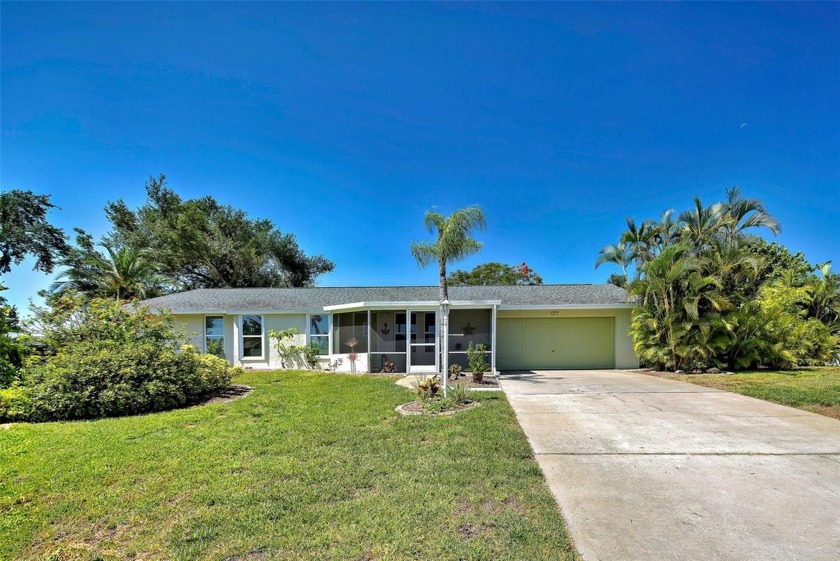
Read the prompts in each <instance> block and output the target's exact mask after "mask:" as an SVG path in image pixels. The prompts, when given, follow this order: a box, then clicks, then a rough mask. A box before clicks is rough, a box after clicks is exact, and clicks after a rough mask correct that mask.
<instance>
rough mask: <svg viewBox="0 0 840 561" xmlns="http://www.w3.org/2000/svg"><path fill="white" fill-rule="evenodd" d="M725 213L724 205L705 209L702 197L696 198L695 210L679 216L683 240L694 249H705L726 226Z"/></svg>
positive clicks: (720, 204) (684, 212) (719, 204)
mask: <svg viewBox="0 0 840 561" xmlns="http://www.w3.org/2000/svg"><path fill="white" fill-rule="evenodd" d="M724 212H725V208H724V205H723V203H715V204H713V205H710V206H707V207H704V206H703V202H702V201H701V200H700V197H694V208H692V209H691V210H686V211H683V212H681V213H680V216H679V221H680V223H681V224H682V229H683V239H684V240H685V241H686V242H688V243H690V244H691V245H692V247H693V248H694V249H701V248H703V247H705V246H706V245H707V244H709V243H710V242H711V240H712V238H713V237H715V236H716V235H717V234H718V233H720V231H721V229H722V228H723V226H724V225H725V224H726V221H725V219H724V216H723V215H724Z"/></svg>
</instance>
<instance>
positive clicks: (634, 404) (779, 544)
mask: <svg viewBox="0 0 840 561" xmlns="http://www.w3.org/2000/svg"><path fill="white" fill-rule="evenodd" d="M501 380H502V381H501V386H502V389H503V390H504V391H505V393H506V394H507V397H508V400H509V401H510V403H511V405H512V406H513V409H514V411H516V416H517V418H518V420H519V424H520V425H521V426H522V429H523V430H524V431H525V434H526V435H527V436H528V440H529V441H530V443H531V447H532V448H533V450H534V453H535V455H536V458H537V462H538V463H539V465H540V467H541V468H542V470H543V473H544V474H545V477H546V480H547V481H548V485H549V487H550V488H551V491H552V492H553V493H554V496H555V498H556V499H557V503H558V504H559V506H560V510H561V511H562V513H563V516H564V518H565V519H566V522H567V525H568V528H569V531H570V533H571V536H572V539H573V540H574V542H575V546H576V547H577V549H578V551H579V552H580V553H581V555H582V556H583V559H584V560H585V561H625V560H626V561H629V560H672V559H686V560H699V559H704V560H705V559H709V560H711V559H721V560H728V559H732V560H739V561H740V560H751V559H755V560H763V561H764V560H776V559H777V560H785V561H789V560H794V559H801V560H808V561H820V560H826V561H829V560H831V561H837V560H838V559H840V421H837V420H835V419H830V418H828V417H823V416H821V415H817V414H814V413H807V412H805V411H800V410H798V409H792V408H790V407H784V406H781V405H776V404H773V403H768V402H765V401H761V400H758V399H753V398H749V397H745V396H741V395H737V394H733V393H729V392H724V391H720V390H714V389H710V388H703V387H700V386H695V385H692V384H688V383H684V382H677V381H674V380H665V379H661V378H656V377H652V376H646V375H644V374H639V373H635V372H625V371H618V370H603V371H591V370H589V371H556V372H523V373H512V374H507V375H505V376H503V377H502V378H501Z"/></svg>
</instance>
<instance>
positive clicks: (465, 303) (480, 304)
mask: <svg viewBox="0 0 840 561" xmlns="http://www.w3.org/2000/svg"><path fill="white" fill-rule="evenodd" d="M501 304H502V301H501V300H453V301H451V302H449V306H450V308H453V309H454V308H492V307H493V306H501Z"/></svg>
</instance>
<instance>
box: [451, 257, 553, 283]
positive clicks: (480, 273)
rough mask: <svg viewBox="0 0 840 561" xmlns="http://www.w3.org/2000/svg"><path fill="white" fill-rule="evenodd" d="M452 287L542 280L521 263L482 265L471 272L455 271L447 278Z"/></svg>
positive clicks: (538, 281)
mask: <svg viewBox="0 0 840 561" xmlns="http://www.w3.org/2000/svg"><path fill="white" fill-rule="evenodd" d="M447 280H448V282H449V284H451V285H453V286H497V285H508V286H512V285H534V284H542V283H543V279H542V277H541V276H539V275H538V274H537V272H536V271H534V270H533V269H531V268H530V267H528V265H526V264H525V262H524V261H523V262H522V263H521V264H520V265H506V264H504V263H496V262H491V263H482V264H481V265H476V266H475V267H473V268H472V270H471V271H462V270H460V269H457V270H455V271H452V273H450V275H449V277H448V279H447Z"/></svg>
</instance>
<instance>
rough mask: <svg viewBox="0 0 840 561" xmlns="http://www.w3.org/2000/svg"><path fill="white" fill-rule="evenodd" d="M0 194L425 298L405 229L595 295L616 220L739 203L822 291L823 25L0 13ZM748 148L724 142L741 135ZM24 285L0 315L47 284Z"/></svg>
mask: <svg viewBox="0 0 840 561" xmlns="http://www.w3.org/2000/svg"><path fill="white" fill-rule="evenodd" d="M0 10H2V14H0V15H2V17H1V18H0V22H1V23H0V25H2V28H0V31H2V52H1V56H2V95H1V97H0V103H1V104H2V105H0V108H1V113H0V117H2V161H1V162H0V163H1V164H2V167H1V168H0V182H1V183H2V188H3V189H13V188H17V189H31V190H33V191H35V192H37V193H49V194H52V196H53V201H54V202H55V203H56V204H57V205H59V206H60V207H61V208H62V210H61V211H56V212H54V213H52V215H51V220H52V221H53V222H54V223H55V224H57V225H59V226H62V227H64V228H66V229H68V230H70V229H71V228H72V227H74V226H79V227H82V228H84V229H86V230H88V231H89V232H91V233H94V234H96V235H100V234H102V233H104V232H105V231H106V230H107V223H106V221H105V218H104V214H103V212H102V208H103V206H104V205H105V203H106V201H108V200H113V199H117V198H120V197H122V198H124V199H126V201H127V202H128V203H129V205H130V206H132V207H135V206H137V205H139V204H140V203H142V201H143V199H144V191H143V184H144V182H145V180H146V178H147V177H148V176H149V175H152V174H155V175H156V174H158V173H165V174H166V175H167V176H168V178H169V182H170V186H172V187H173V188H174V189H175V190H176V191H177V192H178V193H180V194H181V195H183V196H185V197H196V196H202V195H206V194H211V195H213V196H215V197H216V198H217V199H219V200H220V201H222V202H224V203H229V204H232V205H234V206H236V207H240V208H243V209H245V210H246V211H247V212H248V213H249V214H250V215H251V216H254V217H266V218H270V219H271V220H273V221H274V222H275V224H277V226H278V227H279V228H280V229H281V230H283V231H288V232H291V233H294V234H295V235H296V236H297V238H298V240H299V242H300V244H301V245H302V247H303V248H304V249H305V250H306V251H307V252H309V253H323V254H325V255H326V256H327V257H329V258H331V259H333V260H334V261H335V263H336V268H335V272H333V273H331V274H329V275H325V276H323V277H321V279H320V281H319V284H320V285H325V286H326V285H378V284H434V283H436V272H435V271H434V270H433V269H426V270H420V269H418V267H417V266H416V264H415V263H414V262H413V260H412V259H411V257H410V256H409V253H408V244H409V242H411V241H412V240H418V239H424V238H425V237H426V234H425V233H424V230H423V228H422V224H421V221H422V215H423V213H424V211H426V210H428V209H429V208H430V207H433V206H434V207H437V208H438V209H440V210H442V211H444V212H447V211H450V210H452V209H455V208H458V207H462V206H465V205H469V204H480V205H481V206H482V207H483V208H484V209H485V212H486V214H487V218H488V223H489V229H488V231H487V232H486V234H484V235H482V236H481V239H482V240H483V241H484V243H485V248H484V250H483V251H482V252H481V253H480V254H479V255H477V256H475V257H473V258H471V259H469V260H468V261H466V262H464V263H461V264H459V265H458V266H459V267H461V268H469V267H471V266H473V265H475V264H477V263H481V262H486V261H502V262H507V263H519V262H521V261H526V262H527V263H528V264H529V265H530V266H531V267H532V268H533V269H535V270H536V271H537V272H539V273H540V274H541V275H542V276H543V277H544V279H545V281H546V282H551V283H568V282H603V281H604V280H605V279H606V278H607V277H608V276H609V274H610V273H611V272H613V270H611V269H609V268H607V267H603V268H601V269H599V270H597V271H596V270H594V269H593V262H594V260H595V258H596V255H597V252H598V250H599V249H600V248H601V247H602V246H603V245H605V244H607V243H612V242H614V241H615V240H616V238H617V236H618V235H619V233H620V232H621V230H622V228H623V224H624V219H625V218H626V217H628V216H634V217H636V218H637V219H643V218H649V217H656V216H658V215H659V213H660V212H661V211H663V210H665V209H667V208H676V209H678V210H681V209H684V208H686V207H688V206H689V204H690V202H691V197H692V196H694V195H699V196H701V197H702V199H703V201H704V202H712V201H714V200H719V199H720V198H722V197H723V194H724V189H725V188H727V187H729V186H732V185H735V184H738V185H740V186H741V187H742V188H743V190H744V192H745V194H746V195H748V196H756V197H761V198H763V199H764V200H765V202H766V203H767V205H768V206H769V208H770V210H771V211H772V212H773V213H774V214H776V215H777V217H778V218H779V219H780V220H781V223H782V227H783V233H782V234H781V235H780V236H779V238H778V239H779V241H781V242H782V243H784V244H785V245H787V246H788V247H789V248H790V249H792V250H794V251H796V250H802V251H803V252H804V253H805V254H806V256H807V257H808V258H809V259H810V260H811V261H814V262H821V261H825V260H834V261H835V268H837V267H840V62H838V61H840V4H838V3H820V4H806V3H796V4H777V3H749V4H745V3H739V4H709V3H691V4H671V3H668V4H662V3H656V4H651V3H646V4H603V3H588V4H567V3H558V4H525V5H522V4H405V3H395V4H371V3H365V4H350V3H342V4H326V3H323V4H286V3H260V4H245V3H237V4H223V3H213V4H201V3H184V4H181V3H169V2H165V3H145V4H137V3H97V4H80V3H66V4H48V3H8V2H3V3H2V4H1V5H0ZM744 124H745V125H744ZM29 268H31V264H27V265H23V266H20V267H18V268H17V269H16V270H15V271H13V273H12V274H10V275H6V277H5V278H4V279H3V281H4V282H6V283H7V284H8V285H10V287H11V290H10V291H8V292H7V293H6V295H7V296H8V297H9V298H10V300H11V301H12V302H15V303H17V304H19V305H23V307H25V303H26V300H27V299H28V298H29V297H31V296H33V295H34V294H35V292H36V291H37V290H38V289H40V288H44V287H46V286H47V285H48V284H49V281H50V277H48V276H46V275H42V274H39V273H31V272H30V271H29V270H28V269H29Z"/></svg>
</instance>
